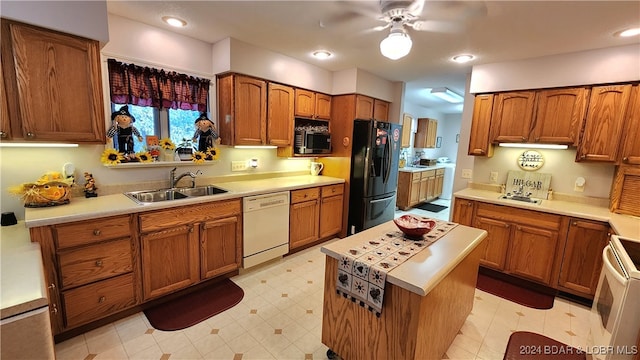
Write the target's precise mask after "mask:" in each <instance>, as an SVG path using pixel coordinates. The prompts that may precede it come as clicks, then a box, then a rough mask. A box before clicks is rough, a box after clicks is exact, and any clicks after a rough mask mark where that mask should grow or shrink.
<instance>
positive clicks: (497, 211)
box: [476, 202, 562, 230]
mask: <svg viewBox="0 0 640 360" xmlns="http://www.w3.org/2000/svg"><path fill="white" fill-rule="evenodd" d="M476 216H482V217H487V218H492V219H497V220H502V221H509V222H514V223H519V224H524V225H532V226H535V227H538V228H543V229H550V230H559V229H560V222H561V221H562V216H560V215H554V214H548V213H544V212H540V211H532V210H524V209H518V208H514V207H510V206H501V205H494V204H486V203H480V202H479V203H478V206H477V207H476Z"/></svg>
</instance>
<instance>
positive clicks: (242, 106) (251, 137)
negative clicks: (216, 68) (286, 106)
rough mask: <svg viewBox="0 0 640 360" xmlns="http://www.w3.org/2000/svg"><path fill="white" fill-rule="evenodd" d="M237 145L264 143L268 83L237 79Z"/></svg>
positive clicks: (250, 79)
mask: <svg viewBox="0 0 640 360" xmlns="http://www.w3.org/2000/svg"><path fill="white" fill-rule="evenodd" d="M234 132H235V145H263V144H265V142H266V138H267V83H266V82H265V81H263V80H258V79H253V78H250V77H246V76H237V77H236V79H235V125H234Z"/></svg>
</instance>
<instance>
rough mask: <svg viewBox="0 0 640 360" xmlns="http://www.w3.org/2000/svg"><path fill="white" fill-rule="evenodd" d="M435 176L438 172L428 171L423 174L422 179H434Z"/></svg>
mask: <svg viewBox="0 0 640 360" xmlns="http://www.w3.org/2000/svg"><path fill="white" fill-rule="evenodd" d="M434 176H436V171H435V170H427V171H423V172H422V178H423V179H426V178H430V177H434Z"/></svg>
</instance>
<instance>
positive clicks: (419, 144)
mask: <svg viewBox="0 0 640 360" xmlns="http://www.w3.org/2000/svg"><path fill="white" fill-rule="evenodd" d="M437 131H438V121H437V120H434V119H429V118H422V119H418V130H417V131H416V134H415V137H414V139H413V147H415V148H435V147H436V134H437Z"/></svg>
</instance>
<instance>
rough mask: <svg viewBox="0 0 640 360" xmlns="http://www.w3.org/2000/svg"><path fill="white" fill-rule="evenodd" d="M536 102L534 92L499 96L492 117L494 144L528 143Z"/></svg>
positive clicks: (501, 94)
mask: <svg viewBox="0 0 640 360" xmlns="http://www.w3.org/2000/svg"><path fill="white" fill-rule="evenodd" d="M534 100H535V92H533V91H519V92H508V93H499V94H497V95H496V96H495V100H494V101H495V102H494V104H493V113H492V115H491V128H492V132H493V133H492V136H491V139H492V142H516V143H522V142H527V138H528V137H529V130H530V129H531V120H532V119H533V106H534Z"/></svg>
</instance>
